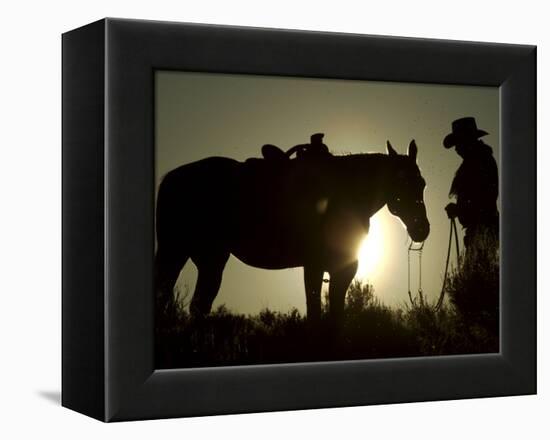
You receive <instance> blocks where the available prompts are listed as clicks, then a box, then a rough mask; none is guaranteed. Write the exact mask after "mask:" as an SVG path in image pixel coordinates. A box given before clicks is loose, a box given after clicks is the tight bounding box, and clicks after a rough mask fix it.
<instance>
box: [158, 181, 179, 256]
mask: <svg viewBox="0 0 550 440" xmlns="http://www.w3.org/2000/svg"><path fill="white" fill-rule="evenodd" d="M174 196H175V182H174V178H173V176H172V175H171V173H168V174H167V175H166V176H164V178H163V179H162V181H161V182H160V186H159V190H158V193H157V205H156V211H155V229H156V234H157V245H158V246H159V247H160V246H161V245H165V244H167V243H168V242H169V240H170V235H171V234H173V233H174V231H173V217H174V214H175V213H174V205H175V200H174ZM172 238H174V237H172Z"/></svg>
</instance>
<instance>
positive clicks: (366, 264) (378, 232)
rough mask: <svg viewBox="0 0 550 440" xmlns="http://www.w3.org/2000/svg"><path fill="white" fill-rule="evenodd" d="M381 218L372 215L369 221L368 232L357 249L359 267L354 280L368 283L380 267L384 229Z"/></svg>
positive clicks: (382, 255)
mask: <svg viewBox="0 0 550 440" xmlns="http://www.w3.org/2000/svg"><path fill="white" fill-rule="evenodd" d="M382 223H383V220H382V216H381V215H378V214H377V215H374V216H373V217H371V219H370V230H369V233H368V235H367V236H366V237H365V238H364V239H363V242H362V243H361V246H360V247H359V251H358V257H359V267H358V269H357V274H356V275H355V279H357V280H359V281H367V279H369V281H372V280H371V277H372V276H374V275H375V273H376V270H377V269H378V268H379V267H380V266H381V263H382V261H383V257H384V228H383V227H382Z"/></svg>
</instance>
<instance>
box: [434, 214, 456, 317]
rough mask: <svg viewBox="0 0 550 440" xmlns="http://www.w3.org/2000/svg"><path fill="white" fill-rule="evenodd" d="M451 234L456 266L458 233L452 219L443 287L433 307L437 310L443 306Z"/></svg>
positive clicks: (454, 221)
mask: <svg viewBox="0 0 550 440" xmlns="http://www.w3.org/2000/svg"><path fill="white" fill-rule="evenodd" d="M453 234H454V236H455V247H456V261H457V265H458V264H459V263H460V248H459V245H458V232H457V230H456V220H455V219H454V218H452V219H451V221H450V227H449V245H448V247H447V262H446V263H445V275H444V276H443V285H442V286H441V293H440V294H439V299H438V300H437V304H436V305H435V309H436V310H439V309H440V308H441V306H442V305H443V300H444V299H445V286H446V284H447V277H448V274H449V261H450V257H451V244H452V242H453Z"/></svg>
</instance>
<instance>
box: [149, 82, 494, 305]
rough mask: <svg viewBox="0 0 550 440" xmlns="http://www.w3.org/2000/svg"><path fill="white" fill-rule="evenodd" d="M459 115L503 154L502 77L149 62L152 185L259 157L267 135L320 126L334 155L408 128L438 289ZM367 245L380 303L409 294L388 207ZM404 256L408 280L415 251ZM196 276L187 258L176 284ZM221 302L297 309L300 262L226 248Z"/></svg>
mask: <svg viewBox="0 0 550 440" xmlns="http://www.w3.org/2000/svg"><path fill="white" fill-rule="evenodd" d="M463 116H474V117H475V118H476V120H477V124H478V127H480V128H482V129H483V130H485V131H487V132H489V135H488V136H485V137H484V140H485V142H486V143H487V144H488V145H490V146H491V147H492V148H493V152H494V155H495V158H496V159H497V162H498V163H500V150H499V148H500V136H499V91H498V88H494V87H470V86H445V85H422V84H413V83H387V82H372V81H347V80H324V79H309V78H303V79H299V78H286V77H269V76H252V75H228V74H204V73H184V72H157V74H156V184H157V188H158V184H159V183H160V180H161V179H162V176H164V175H165V174H166V173H167V172H168V171H170V170H171V169H173V168H176V167H177V166H179V165H182V164H185V163H189V162H193V161H196V160H199V159H202V158H205V157H208V156H226V157H231V158H234V159H238V160H245V159H246V158H248V157H260V156H261V154H260V148H261V146H262V145H263V144H266V143H271V144H275V145H278V146H280V147H282V148H283V149H287V148H289V147H291V146H293V145H295V144H298V143H306V142H308V141H309V136H310V135H311V134H312V133H317V132H322V133H325V139H324V140H325V143H326V144H327V145H328V146H329V148H330V150H331V152H332V153H333V154H346V153H364V152H385V145H386V140H387V139H389V140H390V141H391V143H392V144H393V146H394V147H395V148H396V150H397V151H398V152H399V153H405V152H406V150H407V147H408V145H409V142H410V141H411V139H415V140H416V143H417V145H418V150H419V152H418V163H419V166H420V169H421V172H422V175H423V176H424V178H425V179H426V182H427V187H426V192H425V195H424V197H425V202H426V206H427V212H428V219H429V220H430V223H431V233H430V236H429V237H428V240H427V241H426V243H425V246H424V253H423V257H422V268H423V272H422V287H423V290H424V293H425V294H426V295H428V297H430V298H436V297H437V296H438V295H439V291H440V289H441V283H442V278H443V271H444V264H445V257H446V252H447V242H448V234H449V223H448V222H449V221H448V219H447V216H446V214H445V211H444V207H445V205H446V204H447V203H449V201H450V200H449V197H448V193H449V187H450V184H451V180H452V178H453V176H454V173H455V171H456V169H457V168H458V166H459V165H460V158H459V157H458V156H457V154H456V153H455V151H454V149H452V150H445V149H444V148H443V146H442V140H443V138H444V137H445V135H446V134H448V133H449V132H450V131H451V122H452V121H453V120H454V119H457V118H460V117H463ZM184 200H185V194H182V202H184ZM459 229H461V228H460V226H459ZM374 234H376V237H374ZM374 238H376V239H374ZM461 244H462V239H461ZM372 246H373V248H374V247H378V248H380V249H382V251H375V252H374V254H375V255H374V256H373V257H372V258H373V259H374V260H377V261H372V262H371V266H373V267H371V268H370V270H369V268H368V267H367V268H366V272H367V274H368V275H367V277H368V282H369V283H371V284H373V285H374V288H375V292H376V294H377V296H378V297H379V298H380V300H381V301H382V302H384V303H386V304H388V305H398V304H401V303H403V302H405V301H407V246H408V240H407V234H406V232H405V230H404V229H403V226H402V225H401V223H400V221H399V220H398V219H396V218H395V217H393V216H392V215H391V214H390V213H389V212H388V210H387V208H386V207H384V208H383V209H382V210H381V211H379V213H378V214H377V215H376V216H375V219H374V225H373V242H372ZM378 254H383V256H382V257H381V258H377V257H376V255H378ZM412 262H413V265H412V266H411V271H412V274H411V277H412V281H413V283H412V290H413V291H414V289H415V288H417V286H418V284H417V283H418V267H417V257H416V255H413V258H412ZM195 281H196V269H195V267H194V265H193V263H192V262H191V261H190V260H189V262H188V263H187V265H186V266H185V268H184V270H183V271H182V273H181V275H180V278H179V280H178V287H180V288H185V286H186V285H187V286H188V288H189V289H191V292H192V291H193V289H194V286H195ZM220 304H226V305H227V306H228V307H229V308H230V309H232V310H233V311H236V312H241V313H256V312H258V311H259V310H261V309H262V308H265V307H269V308H270V309H273V310H281V311H287V310H289V309H290V308H292V307H296V308H298V309H299V310H300V311H302V312H305V293H304V286H303V271H302V268H296V269H287V270H279V271H269V270H263V269H256V268H253V267H250V266H247V265H245V264H244V263H241V262H240V261H239V260H237V259H236V258H235V257H233V256H232V257H231V258H230V259H229V261H228V263H227V266H226V269H225V271H224V278H223V282H222V286H221V289H220V292H219V294H218V296H217V298H216V301H215V302H214V307H216V306H217V305H220Z"/></svg>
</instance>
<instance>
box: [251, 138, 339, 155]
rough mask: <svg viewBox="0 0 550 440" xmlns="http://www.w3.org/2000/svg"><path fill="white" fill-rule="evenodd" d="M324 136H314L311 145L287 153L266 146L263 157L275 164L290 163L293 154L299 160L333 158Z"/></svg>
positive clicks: (295, 147)
mask: <svg viewBox="0 0 550 440" xmlns="http://www.w3.org/2000/svg"><path fill="white" fill-rule="evenodd" d="M324 136H325V135H324V134H323V133H315V134H312V135H311V137H310V143H309V144H298V145H295V146H294V147H292V148H290V149H289V150H288V151H286V152H285V151H283V150H282V149H281V148H279V147H277V146H275V145H271V144H266V145H264V146H263V147H262V156H263V157H264V159H266V160H269V161H275V162H281V161H288V160H290V158H291V156H292V155H293V154H296V158H297V159H304V158H313V157H315V158H319V157H326V156H331V154H330V152H329V150H328V147H327V146H326V145H325V144H324V143H323V137H324Z"/></svg>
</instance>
